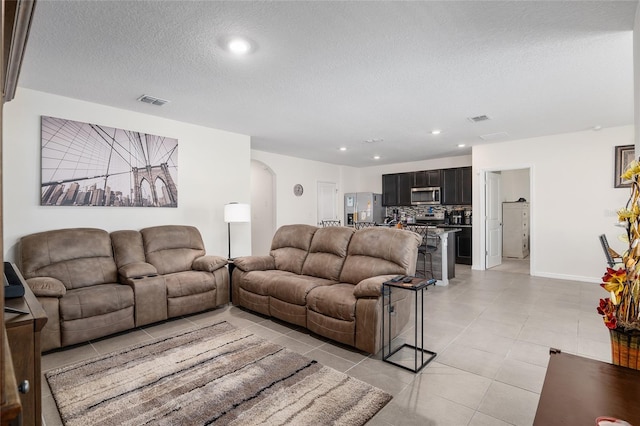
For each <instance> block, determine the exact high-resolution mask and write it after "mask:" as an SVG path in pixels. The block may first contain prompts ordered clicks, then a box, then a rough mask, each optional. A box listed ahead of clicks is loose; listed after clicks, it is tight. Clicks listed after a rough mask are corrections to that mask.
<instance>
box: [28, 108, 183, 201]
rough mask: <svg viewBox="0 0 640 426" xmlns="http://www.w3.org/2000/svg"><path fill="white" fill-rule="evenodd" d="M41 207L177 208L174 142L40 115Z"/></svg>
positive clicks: (176, 146) (165, 138)
mask: <svg viewBox="0 0 640 426" xmlns="http://www.w3.org/2000/svg"><path fill="white" fill-rule="evenodd" d="M41 126H42V127H41V133H42V148H41V155H42V162H41V166H42V167H41V176H42V181H41V193H40V197H41V198H40V200H41V201H40V205H42V206H73V207H75V206H84V207H87V206H88V207H93V206H103V207H177V206H178V140H177V139H173V138H169V137H164V136H156V135H152V134H147V133H141V132H137V131H132V130H124V129H117V128H113V127H107V126H103V125H100V124H93V123H82V122H78V121H73V120H67V119H62V118H55V117H47V116H42V118H41Z"/></svg>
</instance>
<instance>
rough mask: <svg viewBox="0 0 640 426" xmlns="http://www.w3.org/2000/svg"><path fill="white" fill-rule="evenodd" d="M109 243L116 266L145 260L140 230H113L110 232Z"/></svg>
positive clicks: (119, 266)
mask: <svg viewBox="0 0 640 426" xmlns="http://www.w3.org/2000/svg"><path fill="white" fill-rule="evenodd" d="M111 244H112V245H113V257H114V259H115V261H116V265H117V266H118V268H121V267H123V266H125V265H128V264H130V263H143V262H145V258H144V246H143V244H142V234H141V233H140V232H138V231H132V230H122V231H114V232H112V233H111Z"/></svg>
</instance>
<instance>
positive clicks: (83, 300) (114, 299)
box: [59, 284, 133, 321]
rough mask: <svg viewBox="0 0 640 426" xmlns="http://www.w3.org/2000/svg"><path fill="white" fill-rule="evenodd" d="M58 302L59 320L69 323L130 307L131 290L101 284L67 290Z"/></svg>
mask: <svg viewBox="0 0 640 426" xmlns="http://www.w3.org/2000/svg"><path fill="white" fill-rule="evenodd" d="M59 300H60V319H62V320H63V321H70V320H75V319H82V318H90V317H94V316H97V315H104V314H108V313H111V312H116V311H119V310H122V309H126V308H129V307H132V306H133V290H132V289H131V287H129V286H128V285H122V284H101V285H94V286H91V287H83V288H77V289H73V290H69V291H67V294H66V295H65V296H64V297H62V298H60V299H59Z"/></svg>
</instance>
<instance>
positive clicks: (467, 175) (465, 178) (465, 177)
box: [460, 167, 472, 205]
mask: <svg viewBox="0 0 640 426" xmlns="http://www.w3.org/2000/svg"><path fill="white" fill-rule="evenodd" d="M460 173H461V178H462V181H461V182H460V191H461V194H460V204H463V205H471V203H472V198H471V187H472V184H471V179H472V175H471V167H462V168H461V169H460Z"/></svg>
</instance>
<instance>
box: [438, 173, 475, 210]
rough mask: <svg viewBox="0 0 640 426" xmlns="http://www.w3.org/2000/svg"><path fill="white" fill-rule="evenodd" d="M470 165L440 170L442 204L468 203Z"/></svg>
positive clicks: (469, 199) (469, 197) (469, 201)
mask: <svg viewBox="0 0 640 426" xmlns="http://www.w3.org/2000/svg"><path fill="white" fill-rule="evenodd" d="M471 187H472V185H471V167H461V168H457V169H444V170H443V171H442V204H444V205H470V204H471V202H472V199H471Z"/></svg>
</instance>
